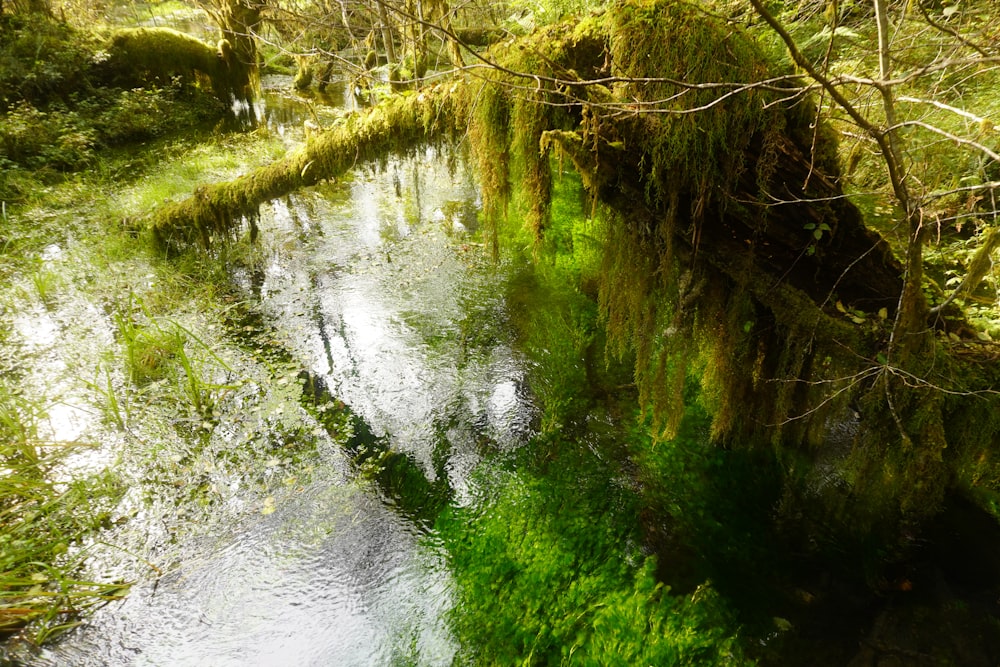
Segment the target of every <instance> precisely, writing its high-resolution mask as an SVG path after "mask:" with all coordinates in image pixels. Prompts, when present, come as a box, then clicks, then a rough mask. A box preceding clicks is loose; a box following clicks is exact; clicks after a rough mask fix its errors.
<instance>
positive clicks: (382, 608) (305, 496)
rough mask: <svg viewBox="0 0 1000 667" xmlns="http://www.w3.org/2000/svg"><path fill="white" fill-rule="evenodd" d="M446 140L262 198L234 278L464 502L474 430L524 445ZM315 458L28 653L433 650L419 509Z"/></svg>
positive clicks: (336, 657)
mask: <svg viewBox="0 0 1000 667" xmlns="http://www.w3.org/2000/svg"><path fill="white" fill-rule="evenodd" d="M446 157H447V156H444V155H442V154H440V153H439V152H438V151H436V150H434V149H428V150H426V151H422V152H420V153H419V154H417V155H414V156H411V157H409V158H405V159H403V158H400V159H396V160H392V161H390V162H389V163H388V164H387V165H386V166H385V168H384V169H381V170H378V171H369V172H360V173H357V174H355V175H354V176H352V177H350V178H347V179H344V180H343V181H341V182H339V183H334V184H326V185H323V186H320V187H317V188H315V189H313V190H311V191H308V192H303V193H298V194H295V195H293V196H290V197H287V198H285V199H283V200H280V201H277V202H274V203H273V205H269V206H266V207H265V210H264V211H263V212H262V218H261V221H260V229H261V242H262V243H263V244H265V247H266V248H268V249H269V254H268V257H267V261H265V262H264V263H263V264H262V265H261V266H260V267H258V268H257V269H255V270H248V271H246V272H245V274H241V275H239V276H236V279H237V282H238V283H239V284H240V285H242V287H243V289H244V290H245V293H246V296H247V298H248V299H253V300H256V301H257V304H258V308H259V309H260V311H261V312H262V313H263V315H264V319H265V321H266V322H268V323H270V325H271V326H273V328H274V329H275V332H276V337H277V338H279V339H280V343H281V345H282V347H283V348H285V349H287V350H288V351H289V352H290V353H291V354H292V356H293V357H294V358H295V360H296V363H297V364H299V365H300V367H301V368H303V369H304V370H307V371H309V373H310V374H312V375H315V376H316V377H318V378H321V379H322V381H323V384H324V385H325V386H326V387H328V388H329V389H330V392H331V393H332V394H333V395H334V396H336V397H337V398H338V399H340V400H342V401H344V402H345V403H346V404H347V405H348V406H349V407H350V408H351V410H352V411H353V412H354V413H355V414H356V415H357V416H358V418H359V419H360V420H362V422H361V423H363V425H364V428H365V429H368V430H370V431H371V435H372V436H373V437H375V438H378V439H379V440H380V441H381V442H383V443H384V444H385V446H387V447H388V448H390V449H391V450H393V451H395V452H399V453H402V454H403V455H405V457H406V458H407V460H409V461H411V462H412V463H413V464H414V466H415V469H417V470H420V471H422V473H423V475H424V476H425V477H426V478H427V480H428V481H429V482H434V483H436V484H437V485H438V486H445V487H448V488H450V490H451V494H450V495H449V497H453V498H455V501H456V502H460V503H464V502H469V499H470V498H471V497H472V493H471V492H470V490H469V489H468V483H469V482H468V480H467V474H468V472H469V471H470V470H471V469H472V468H473V467H474V466H475V465H476V463H477V461H478V460H479V457H480V455H481V453H482V450H483V447H484V445H486V446H488V447H491V448H496V447H500V448H509V447H516V446H518V445H519V444H521V443H522V442H524V440H525V438H526V437H527V436H528V435H529V433H530V430H531V423H532V420H533V412H534V410H533V407H532V405H531V401H530V397H529V396H528V393H527V391H526V390H525V389H524V385H525V382H524V364H523V362H522V361H521V360H520V359H519V358H518V357H517V355H516V354H515V353H514V352H513V351H512V348H511V346H510V344H509V334H508V333H507V332H506V330H505V324H504V322H505V320H506V313H505V307H504V302H503V299H502V297H501V296H500V294H499V292H498V290H497V284H498V283H499V282H500V281H501V274H500V271H499V269H497V268H496V267H491V266H489V265H488V264H486V263H484V262H482V261H479V260H477V259H476V257H478V256H479V253H480V251H479V250H478V249H475V248H472V249H471V250H470V247H469V245H468V244H467V243H466V239H465V234H466V233H467V231H468V230H469V229H474V226H475V210H476V207H477V206H478V201H477V195H476V191H475V189H474V187H473V185H472V183H471V181H470V180H469V178H468V176H467V174H465V173H464V172H463V171H462V170H461V169H458V170H454V169H451V168H449V164H448V162H449V161H448V160H447V159H446ZM225 428H226V425H225V423H221V424H219V426H218V427H216V429H215V433H214V434H213V438H218V437H224V432H225ZM325 456H326V460H325V461H324V462H323V463H322V464H321V466H328V469H324V470H317V471H315V474H314V475H313V477H312V479H313V480H314V481H312V482H310V483H308V484H306V485H305V486H303V487H295V486H294V485H293V486H289V487H288V488H286V489H285V490H284V491H283V492H282V494H281V496H280V497H276V498H275V499H274V502H273V509H274V511H273V513H264V514H249V515H248V514H247V513H244V514H242V515H241V516H242V518H240V519H238V520H235V521H230V520H228V519H226V518H225V516H222V515H220V517H219V521H218V524H217V525H213V526H212V528H211V530H209V531H205V533H204V534H203V535H202V536H201V537H199V538H197V539H195V540H192V539H191V538H188V541H187V542H183V543H181V544H177V545H173V546H172V547H171V548H170V549H168V550H167V551H169V552H170V553H172V554H175V555H176V562H175V563H174V564H173V566H172V567H170V568H167V567H166V566H165V567H164V569H165V570H167V572H166V574H165V575H164V576H162V577H161V578H159V580H157V581H153V580H147V581H145V582H140V583H139V584H138V585H137V586H136V587H135V588H134V589H133V593H132V595H131V596H130V597H128V598H127V599H126V600H125V601H124V602H123V603H121V604H119V605H115V606H113V607H109V608H107V609H104V610H102V611H100V612H99V613H98V614H97V615H96V616H95V617H94V618H93V619H91V620H90V622H89V623H88V624H87V625H86V626H85V627H84V628H82V629H81V630H79V631H77V632H74V633H72V634H70V635H69V636H68V637H67V638H66V639H65V640H64V641H62V642H60V643H57V644H55V645H54V646H52V647H49V648H47V649H46V650H45V651H44V652H42V654H41V655H40V656H36V657H35V658H34V659H33V660H32V663H31V664H38V665H43V666H50V665H51V666H53V667H54V666H55V665H70V664H71V665H79V666H89V665H94V666H96V665H102V666H110V665H151V666H159V665H163V666H170V667H174V666H180V667H183V666H185V665H191V666H194V665H213V666H224V665H240V666H254V665H260V666H263V665H297V666H298V665H302V666H306V665H359V666H360V665H365V666H369V665H390V664H400V663H404V664H421V665H445V664H450V663H451V660H452V658H453V656H454V654H455V651H456V647H455V646H454V644H453V639H452V638H451V635H450V634H449V631H448V629H447V625H446V622H445V620H444V618H445V613H446V612H447V610H448V609H449V607H450V604H451V603H450V600H451V596H450V587H451V581H450V577H449V574H448V572H447V569H446V567H445V565H444V563H443V558H442V556H441V554H439V553H438V552H437V551H436V550H435V549H434V548H433V547H432V546H429V542H428V536H427V534H426V532H424V531H426V530H427V525H426V524H423V523H422V524H420V525H419V527H418V525H417V524H415V523H414V522H413V521H411V520H410V519H408V518H406V517H407V516H412V515H413V513H412V512H408V511H407V505H406V502H405V499H403V500H402V501H400V499H398V498H397V499H393V502H390V503H386V502H385V501H384V499H383V492H382V491H381V490H379V489H378V488H376V487H375V486H374V485H373V484H371V483H367V482H360V481H357V480H354V479H352V478H351V477H350V474H348V473H347V472H345V471H348V470H350V468H349V466H346V465H344V458H345V457H346V456H347V454H345V453H338V452H329V453H327V454H325ZM418 474H419V473H418ZM238 492H239V493H251V490H239V491H238ZM402 492H403V493H405V489H403V490H402ZM234 493H236V491H234ZM394 507H398V508H399V511H397V510H395V509H394ZM182 509H183V508H181V509H180V510H179V511H182ZM153 514H155V513H153ZM151 516H152V514H151ZM175 520H180V519H175ZM135 521H141V517H139V518H136V519H135ZM149 532H150V534H153V533H155V532H157V531H149ZM159 534H161V535H165V533H164V531H159ZM162 539H169V538H167V537H163V538H162Z"/></svg>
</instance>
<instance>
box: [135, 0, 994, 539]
mask: <svg viewBox="0 0 1000 667" xmlns="http://www.w3.org/2000/svg"><path fill="white" fill-rule="evenodd" d="M489 57H490V58H491V59H493V60H495V61H496V62H498V63H499V64H500V65H501V66H502V67H503V68H505V70H496V69H491V70H486V73H485V74H483V73H482V71H478V70H477V71H476V73H475V75H474V76H473V75H469V78H467V79H463V80H462V81H461V83H460V84H455V85H452V86H449V87H438V88H433V89H427V90H425V91H424V92H422V93H420V94H416V93H409V94H406V95H401V96H398V97H394V98H391V99H389V100H387V101H386V102H384V103H383V104H381V105H379V106H378V107H376V108H375V109H373V110H371V111H368V112H365V113H361V114H356V115H353V116H351V117H349V118H348V119H347V120H346V121H344V123H343V124H340V125H337V126H335V127H333V128H330V129H328V130H325V131H323V132H321V133H319V134H317V135H315V136H313V137H311V138H310V140H309V142H308V144H307V145H306V146H305V147H303V148H302V149H300V150H298V151H296V152H293V153H292V154H290V155H289V156H288V157H286V158H285V159H283V160H280V161H278V162H276V163H274V164H272V165H269V166H267V167H264V168H261V169H259V170H257V171H255V172H253V173H251V174H248V175H246V176H244V177H241V178H238V179H236V180H234V181H231V182H228V183H222V184H217V185H212V186H206V187H204V188H201V189H199V190H198V192H197V193H196V194H195V196H193V197H192V198H190V199H189V200H187V201H184V202H180V203H177V204H172V205H170V206H167V207H165V208H163V209H161V210H159V211H157V212H155V213H154V214H153V215H152V216H151V218H150V220H149V224H150V228H151V229H152V231H153V234H154V235H155V237H156V238H157V239H158V240H159V242H160V243H161V244H163V245H165V246H168V247H180V246H183V245H186V244H190V243H193V242H201V243H202V244H203V245H206V246H208V245H210V244H211V243H212V242H214V241H219V240H222V239H225V238H228V237H230V236H231V235H232V234H234V233H235V231H236V230H237V229H238V228H239V225H240V223H241V222H242V221H244V220H247V221H249V222H250V223H251V224H250V226H251V229H253V220H254V219H255V216H256V213H257V209H258V207H259V205H260V204H261V203H262V202H264V201H266V200H268V199H271V198H274V197H277V196H280V195H282V194H285V193H287V192H290V191H292V190H294V189H295V188H298V187H302V186H308V185H311V184H314V183H316V182H318V181H319V180H321V179H324V178H332V177H335V176H337V175H338V174H340V173H342V172H344V171H345V170H347V169H350V168H351V167H352V166H354V165H355V164H358V163H362V162H364V161H367V160H372V159H378V158H380V157H382V156H384V155H386V154H389V153H391V152H395V151H399V150H405V149H407V148H408V147H412V146H414V145H416V144H418V143H420V142H424V141H428V140H431V139H433V138H435V137H467V138H468V139H469V143H470V145H471V148H472V150H473V153H474V155H475V159H476V163H477V165H478V171H479V175H480V184H481V188H482V199H483V203H484V215H485V217H486V218H487V229H489V228H490V225H493V226H494V227H493V228H494V229H495V225H497V224H498V223H499V221H500V220H501V219H503V218H504V217H505V216H506V215H507V212H508V208H509V204H510V202H511V200H512V199H513V193H514V191H515V190H517V191H518V193H519V194H520V195H523V199H524V201H523V211H520V212H522V213H523V214H524V215H523V217H524V218H525V220H526V224H527V225H528V227H529V228H530V230H531V232H532V234H533V235H534V237H535V238H536V240H537V239H540V238H541V239H544V236H545V233H546V227H547V224H548V215H549V213H548V207H549V199H550V196H551V195H550V187H551V173H550V169H551V165H552V164H553V162H554V160H553V157H555V158H563V157H568V158H569V159H570V160H571V161H572V162H573V164H574V165H575V166H576V168H577V170H578V171H579V172H580V174H581V176H582V179H583V182H584V184H585V186H586V188H587V190H588V193H589V195H590V196H591V197H592V199H593V202H594V206H593V211H594V212H595V214H597V215H599V216H602V217H603V220H602V224H601V225H599V227H600V228H601V229H604V230H606V235H605V237H604V238H603V239H602V249H603V250H602V251H603V258H602V266H601V272H600V278H599V287H598V298H599V302H600V303H599V310H600V314H601V317H602V320H603V323H604V325H605V326H606V328H607V333H608V335H607V340H608V349H609V350H610V351H611V352H612V353H616V354H617V355H618V356H620V357H622V358H626V357H632V358H634V359H635V379H636V384H637V386H638V389H639V393H640V400H641V402H642V407H643V408H645V409H647V410H648V412H649V413H650V414H651V415H652V422H651V423H653V425H654V430H655V431H656V435H658V436H659V437H661V438H662V437H667V436H669V435H671V434H672V433H674V432H675V431H676V429H677V427H678V424H679V420H680V417H681V415H682V410H681V406H682V399H683V389H684V386H685V383H686V382H687V381H688V380H689V379H691V378H694V379H696V380H698V381H700V383H701V385H702V392H701V397H702V398H701V400H702V401H703V402H704V403H705V404H706V405H707V406H708V407H709V409H710V412H711V413H712V415H713V424H712V435H713V437H714V439H715V440H716V441H718V442H722V443H725V444H727V445H730V446H745V447H753V446H757V447H772V446H773V447H775V448H776V451H777V452H778V455H779V456H778V458H779V459H781V460H783V461H785V462H787V465H788V467H789V471H790V472H789V479H790V480H794V478H795V476H796V475H797V474H799V473H797V472H794V471H793V468H794V467H796V466H798V465H799V463H798V462H799V461H801V460H810V459H824V460H835V461H836V462H837V466H839V468H838V469H839V470H840V472H841V473H842V474H843V476H842V478H841V479H840V481H841V482H842V484H841V485H840V486H838V485H831V486H830V489H833V490H830V491H823V494H829V495H822V494H819V495H822V499H821V500H817V501H816V502H817V503H818V504H820V505H824V506H825V507H826V508H827V510H829V511H831V512H833V511H834V510H835V509H836V508H838V507H842V508H853V509H852V510H851V511H849V512H845V514H844V516H845V517H849V516H862V515H864V520H863V521H860V522H859V525H861V526H863V530H867V529H869V528H871V529H875V528H876V527H878V529H879V530H881V529H882V528H883V527H884V528H885V531H886V532H891V530H893V526H897V527H898V523H899V522H900V521H906V520H913V519H915V518H919V517H920V516H924V515H926V513H927V512H930V511H933V508H934V507H935V505H936V503H938V502H939V500H940V498H941V497H942V493H943V490H944V489H945V488H947V486H948V485H949V484H951V483H952V480H953V478H954V471H955V467H954V466H955V465H958V464H956V463H954V462H955V461H959V460H961V461H968V460H970V459H968V457H969V456H971V454H969V452H970V451H972V449H974V444H973V442H974V440H975V438H974V437H973V436H970V435H969V434H967V433H964V432H963V433H961V434H957V433H955V432H952V430H950V429H951V427H950V426H949V427H948V428H946V425H948V424H949V422H950V421H951V420H952V419H956V418H958V417H956V416H955V415H958V414H959V413H958V412H957V411H956V410H955V409H954V408H953V407H952V406H951V405H950V402H949V400H948V399H944V398H942V394H941V392H940V390H939V389H937V388H931V387H927V388H915V387H914V386H912V378H926V377H932V376H933V377H936V378H938V379H937V380H936V382H937V384H938V385H939V386H940V387H945V388H949V389H950V388H952V387H955V386H956V380H955V379H954V378H953V377H950V376H941V377H938V376H936V375H933V374H935V373H937V372H938V371H939V370H940V369H941V368H944V367H945V366H944V365H942V364H941V363H940V356H939V355H940V354H941V352H942V347H941V345H939V344H938V343H937V342H935V340H934V339H933V338H932V337H930V336H927V337H925V338H924V339H922V343H923V344H924V346H925V347H924V348H923V350H924V352H925V353H924V354H921V355H917V356H916V357H915V358H914V359H911V360H910V362H909V365H907V367H906V368H905V369H903V370H905V372H906V373H907V374H909V375H906V374H903V373H902V372H901V371H900V370H899V369H896V368H891V367H888V366H886V365H885V362H886V360H885V359H884V358H880V352H882V351H883V350H885V349H886V344H887V340H888V329H889V325H890V324H891V322H892V319H893V317H894V315H895V309H896V306H897V301H898V298H899V295H900V293H901V289H902V278H901V276H902V269H901V267H900V265H899V263H898V262H897V261H896V260H895V259H894V258H893V256H892V253H891V251H890V249H889V247H888V245H887V244H886V243H885V242H884V241H883V240H882V239H880V238H879V237H878V236H877V235H876V234H874V233H873V232H871V231H870V230H869V229H867V228H866V226H865V225H864V221H863V219H862V217H861V215H860V213H859V212H858V210H857V209H856V208H855V207H854V206H853V205H852V204H851V203H850V202H849V201H847V200H846V199H845V198H844V197H843V191H842V189H841V187H840V185H839V182H838V176H839V171H838V167H837V163H836V158H835V156H836V144H835V138H834V137H833V134H832V133H831V132H830V131H829V128H826V127H825V126H824V125H823V124H822V123H821V122H818V119H817V117H816V109H815V104H814V103H813V102H812V101H811V100H810V99H808V98H802V99H797V98H796V99H793V100H792V101H790V102H779V101H778V99H777V98H778V97H779V96H781V95H782V94H781V92H777V91H771V92H768V91H764V90H762V89H753V90H744V91H741V92H739V93H733V94H731V93H732V91H733V87H732V86H733V85H738V84H742V83H751V82H755V81H760V80H763V79H767V78H768V77H770V76H773V75H775V74H776V73H781V72H783V71H784V70H783V69H782V66H780V65H774V64H771V63H769V62H768V61H767V59H766V58H764V56H763V55H762V53H761V51H760V50H759V49H758V48H757V47H756V46H755V44H754V42H753V41H752V40H751V39H750V38H749V37H748V36H746V35H745V34H744V33H743V32H742V31H741V29H740V28H739V27H738V26H735V25H733V24H732V23H730V22H728V21H726V20H725V19H724V18H721V17H719V16H716V15H714V14H711V13H709V12H708V11H707V10H706V9H705V7H704V6H702V5H700V4H695V3H692V2H685V1H683V0H627V1H626V0H623V1H620V2H617V3H615V4H614V5H612V6H611V7H610V8H609V9H608V10H607V12H606V13H605V14H603V15H601V16H598V17H595V18H591V19H589V20H586V21H580V22H578V23H576V24H574V25H568V24H565V25H557V26H552V27H548V28H545V29H544V30H541V31H539V32H538V33H536V34H533V35H530V36H528V37H527V38H525V39H523V40H519V41H516V42H514V41H511V42H507V43H505V44H502V45H498V46H497V47H495V48H494V49H493V51H491V52H490V53H489ZM512 72H523V73H531V74H534V76H531V75H526V76H520V75H517V74H514V73H512ZM610 75H614V77H619V78H617V79H614V78H608V77H609V76H610ZM591 79H601V80H602V81H603V84H595V83H590V84H586V85H583V84H582V82H583V81H585V80H591ZM675 79H676V80H675ZM681 80H682V81H684V82H686V84H687V85H681V84H680V83H679V81H681ZM719 83H723V84H726V85H721V86H720V85H716V84H719ZM730 84H731V85H730ZM692 85H693V86H694V87H691V86H692ZM512 183H516V184H517V187H516V188H515V187H513V186H512ZM775 200H781V201H782V202H783V203H782V205H780V206H775V205H773V202H774V201H775ZM820 202H822V203H820ZM517 203H518V204H522V202H521V201H517ZM492 236H493V241H494V252H495V253H496V252H498V249H497V247H496V245H495V243H496V238H497V236H496V234H495V233H494V234H493V235H492ZM542 246H543V244H538V247H542ZM980 375H981V374H980ZM986 382H987V381H986V380H985V379H982V378H979V379H976V380H972V379H970V380H968V382H967V385H968V386H970V387H982V386H986ZM890 404H891V409H890V408H889V407H887V406H890ZM845 418H847V419H856V420H858V421H859V422H860V423H861V424H863V427H862V428H859V431H861V432H863V434H864V435H859V436H858V437H857V438H856V439H854V440H852V441H851V442H848V443H846V445H845V443H843V442H838V443H832V440H831V438H830V437H829V431H830V425H831V423H834V422H836V421H837V420H844V419H845ZM984 428H985V427H984ZM988 428H989V429H992V430H989V431H988V433H986V434H985V437H988V438H992V437H993V434H994V433H996V429H997V426H996V425H995V424H993V425H988ZM954 447H961V448H963V449H961V450H960V453H959V450H955V453H953V450H952V448H954ZM965 448H971V449H965ZM842 450H844V451H842ZM975 451H979V452H982V448H980V449H977V450H975ZM998 469H1000V466H995V465H993V464H989V465H987V464H983V465H982V466H981V467H979V468H977V469H976V470H978V471H979V472H977V474H980V473H981V474H982V476H987V477H990V478H991V479H994V482H991V484H994V486H995V487H997V489H996V490H997V492H998V493H1000V482H996V481H995V480H996V479H1000V473H996V472H995V471H996V470H998ZM793 483H794V482H790V484H793ZM991 488H992V487H991ZM796 494H798V495H797V496H796ZM806 495H808V494H807V492H806V491H802V490H800V491H789V493H788V496H789V497H790V498H791V497H799V498H802V497H805V496H806ZM851 512H854V514H853V515H852V514H851ZM845 522H846V519H845Z"/></svg>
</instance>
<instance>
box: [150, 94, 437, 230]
mask: <svg viewBox="0 0 1000 667" xmlns="http://www.w3.org/2000/svg"><path fill="white" fill-rule="evenodd" d="M454 90H455V89H454V88H453V87H439V88H433V89H428V90H425V91H423V92H421V93H419V94H416V93H411V94H405V95H399V96H397V97H393V98H391V99H390V100H388V101H386V102H385V103H383V104H382V105H380V106H378V107H376V108H374V109H372V110H370V111H367V112H364V113H361V114H355V115H352V116H348V117H347V118H345V119H343V121H341V122H338V123H337V124H336V125H334V126H333V127H331V128H329V129H326V130H323V131H319V132H316V133H314V134H312V135H311V136H310V137H309V139H308V141H307V142H306V144H305V146H303V147H302V148H300V149H299V150H296V151H294V152H292V153H290V154H289V155H287V156H286V157H285V158H284V159H282V160H278V161H277V162H274V163H272V164H270V165H268V166H266V167H262V168H260V169H256V170H254V171H253V172H251V173H249V174H246V175H244V176H241V177H239V178H237V179H235V180H232V181H228V182H224V183H216V184H214V185H207V186H203V187H200V188H198V190H196V191H195V193H194V196H192V197H191V198H189V199H186V200H184V201H181V202H178V203H175V204H169V205H165V206H163V207H162V208H160V209H158V210H157V211H155V213H154V214H153V216H152V218H151V220H150V229H151V231H152V233H153V235H154V237H155V239H156V240H157V242H158V243H159V244H160V245H161V246H163V247H165V248H178V247H183V246H185V245H189V244H191V243H196V242H200V243H201V244H202V245H203V246H204V247H208V246H210V245H211V244H212V242H213V241H216V242H218V241H223V240H225V239H228V238H231V236H232V235H233V233H234V232H235V231H236V230H237V229H238V227H239V225H240V224H241V223H242V222H244V221H246V222H248V223H249V224H250V228H251V233H255V232H254V231H253V230H255V229H256V227H255V220H256V218H257V212H258V210H259V207H260V205H261V204H262V203H264V202H266V201H270V200H272V199H275V198H277V197H280V196H282V195H285V194H288V193H289V192H293V191H294V190H297V189H299V188H302V187H308V186H310V185H315V184H316V183H318V182H320V181H322V180H324V179H330V178H336V177H337V176H339V175H341V174H343V173H344V172H346V171H348V170H349V169H351V168H352V167H354V166H356V165H359V164H364V163H366V162H367V161H370V160H374V159H378V158H382V157H384V156H387V155H389V154H391V153H393V152H395V151H401V150H406V149H407V148H410V147H413V146H416V145H417V144H419V143H421V142H427V141H430V140H433V139H435V138H436V137H440V136H442V135H445V136H450V135H451V134H452V133H453V131H454V128H455V120H456V113H455V105H454V95H453V94H454Z"/></svg>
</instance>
